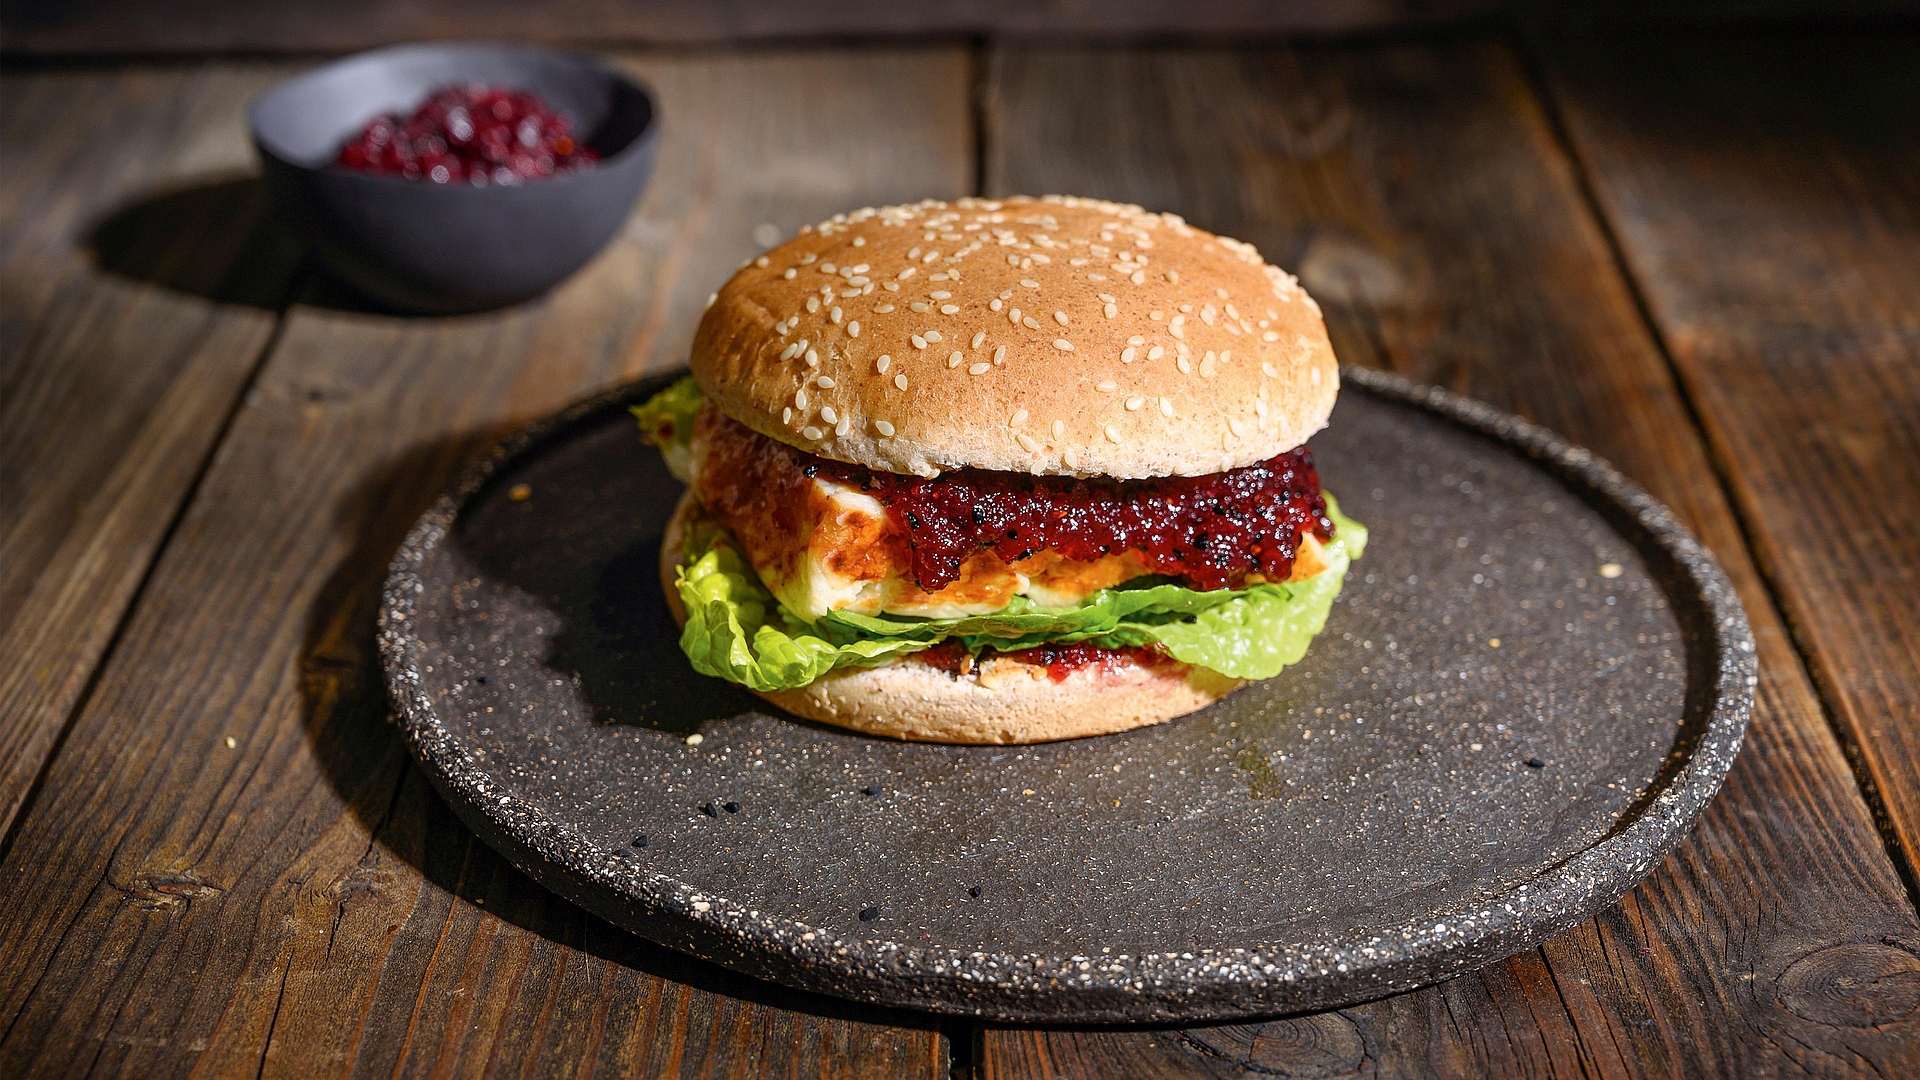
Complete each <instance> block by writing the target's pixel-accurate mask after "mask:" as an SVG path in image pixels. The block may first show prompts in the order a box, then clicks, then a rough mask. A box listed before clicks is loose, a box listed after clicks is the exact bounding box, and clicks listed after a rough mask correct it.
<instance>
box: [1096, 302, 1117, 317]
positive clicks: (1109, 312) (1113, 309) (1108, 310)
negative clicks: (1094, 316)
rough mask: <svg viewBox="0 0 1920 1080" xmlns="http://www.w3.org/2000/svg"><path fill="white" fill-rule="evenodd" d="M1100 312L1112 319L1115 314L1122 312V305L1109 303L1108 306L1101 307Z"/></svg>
mask: <svg viewBox="0 0 1920 1080" xmlns="http://www.w3.org/2000/svg"><path fill="white" fill-rule="evenodd" d="M1100 313H1101V314H1102V315H1105V316H1106V317H1107V318H1109V319H1111V318H1113V317H1114V316H1115V315H1118V314H1120V307H1119V305H1118V304H1108V305H1107V306H1106V307H1103V308H1101V309H1100Z"/></svg>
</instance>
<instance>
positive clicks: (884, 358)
mask: <svg viewBox="0 0 1920 1080" xmlns="http://www.w3.org/2000/svg"><path fill="white" fill-rule="evenodd" d="M892 366H893V357H891V356H888V355H886V354H885V353H881V354H880V359H878V360H875V361H874V362H873V370H875V371H877V372H879V373H880V374H882V375H885V374H886V373H887V369H888V368H890V367H892Z"/></svg>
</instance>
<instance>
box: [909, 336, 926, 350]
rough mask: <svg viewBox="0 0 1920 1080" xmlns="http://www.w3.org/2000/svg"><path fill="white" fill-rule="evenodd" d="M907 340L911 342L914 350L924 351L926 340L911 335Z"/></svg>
mask: <svg viewBox="0 0 1920 1080" xmlns="http://www.w3.org/2000/svg"><path fill="white" fill-rule="evenodd" d="M907 340H908V341H911V342H913V347H914V348H916V349H924V348H926V347H927V339H926V338H923V337H921V336H920V335H919V334H912V335H910V336H908V338H907Z"/></svg>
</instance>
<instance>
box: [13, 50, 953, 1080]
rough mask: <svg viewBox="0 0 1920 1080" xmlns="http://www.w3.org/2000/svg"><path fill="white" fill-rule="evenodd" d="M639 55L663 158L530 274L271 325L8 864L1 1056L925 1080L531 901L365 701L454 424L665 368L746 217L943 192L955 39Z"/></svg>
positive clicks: (457, 450)
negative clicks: (553, 265)
mask: <svg viewBox="0 0 1920 1080" xmlns="http://www.w3.org/2000/svg"><path fill="white" fill-rule="evenodd" d="M634 66H635V68H636V70H637V71H638V72H639V73H640V74H641V75H643V76H644V77H646V78H648V79H649V80H651V81H652V82H653V83H654V85H655V86H656V87H657V88H658V89H659V92H660V95H661V98H662V102H663V113H664V115H665V116H666V117H667V127H666V129H665V143H664V144H663V146H662V149H661V151H660V166H659V172H658V174H657V176H656V177H655V179H654V182H653V186H652V189H651V191H650V192H649V193H648V195H647V197H646V199H645V200H644V202H643V204H642V206H641V208H640V210H639V212H638V213H637V215H636V216H635V218H634V219H633V220H632V221H631V222H630V224H629V225H628V227H627V228H626V230H625V231H624V232H623V234H622V235H621V237H620V238H619V239H618V240H617V241H616V242H615V244H614V246H613V247H612V248H611V249H609V250H608V251H607V252H606V253H604V254H603V255H602V256H601V257H600V258H599V259H598V260H597V261H596V262H595V263H593V264H592V265H591V266H590V267H589V268H588V269H587V270H586V271H584V272H583V273H582V274H581V275H580V276H579V277H577V278H576V279H574V280H573V281H571V282H569V283H568V284H566V285H565V286H563V287H562V288H561V289H560V290H559V291H558V292H557V293H556V294H555V295H553V296H552V297H550V298H548V299H547V300H545V301H543V302H541V303H537V304H533V305H528V306H524V307H521V308H518V309H514V310H510V311H506V312H500V313H495V314H490V315H481V316H471V317H465V318H459V319H445V320H408V319H396V318H389V317H382V316H373V315H364V314H357V313H354V312H352V311H347V310H332V309H329V308H327V307H324V306H321V305H320V304H319V303H318V301H319V300H322V299H324V297H321V296H318V295H310V296H309V297H308V299H309V300H310V301H315V302H314V303H309V304H306V305H303V306H299V307H296V308H295V309H294V310H293V312H292V313H290V315H289V316H288V324H287V326H286V329H285V330H284V332H283V334H282V336H281V339H280V341H279V343H278V344H277V346H276V348H275V350H274V353H273V355H272V357H271V358H270V359H269V361H268V362H267V365H266V367H265V368H264V370H263V371H262V373H261V376H260V378H259V380H258V383H257V393H251V394H249V396H248V402H247V404H246V406H245V407H244V408H242V409H241V411H240V413H239V414H238V416H237V417H236V419H235V421H234V424H233V428H232V433H231V435H230V436H229V437H228V438H227V440H226V441H225V442H224V443H223V445H222V446H221V447H220V448H219V450H218V451H217V453H216V455H215V458H214V461H213V464H212V466H211V467H210V469H209V470H208V472H207V475H206V476H205V478H204V479H203V481H202V482H201V485H200V487H199V489H198V491H197V493H196V495H195V497H194V499H193V501H192V503H191V504H190V506H189V508H188V510H187V512H186V514H185V516H184V518H183V520H182V522H181V524H180V527H179V529H178V530H177V533H176V536H175V539H174V540H173V541H172V542H171V543H170V544H169V545H168V547H167V550H166V551H165V552H164V553H163V555H162V557H161V560H160V562H159V564H158V566H157V567H156V569H155V571H154V575H153V578H152V580H151V581H150V583H149V585H148V587H147V590H146V593H145V596H144V598H143V600H142V602H141V604H140V605H139V606H138V608H137V610H136V611H135V612H134V614H133V616H132V618H131V620H130V622H129V624H128V626H127V628H126V630H125V632H124V634H123V637H122V641H121V644H120V647H119V648H118V649H116V651H115V653H114V656H113V657H112V659H111V661H110V663H109V664H108V666H107V667H106V668H105V669H104V671H103V673H102V675H101V678H100V681H99V684H98V687H97V690H96V692H95V694H94V695H93V697H92V699H91V700H90V702H89V704H88V706H87V708H86V709H85V710H84V712H83V713H82V714H81V715H80V717H79V718H78V719H77V720H76V722H75V727H74V730H73V734H72V736H71V738H69V739H68V741H67V743H66V745H65V747H64V748H63V751H62V753H61V754H60V755H59V756H58V757H57V758H56V759H55V761H54V763H53V766H52V768H51V771H50V773H49V776H48V779H47V782H46V784H45V787H44V790H43V796H42V798H41V799H40V800H39V801H38V802H37V803H36V805H35V807H34V808H33V812H32V813H31V814H29V815H27V816H26V818H25V819H24V821H23V823H22V826H21V829H20V832H19V836H18V840H17V841H16V843H15V846H14V848H13V850H12V851H11V852H10V853H9V855H8V858H7V860H6V862H5V863H4V865H0V897H3V899H0V1024H4V1025H6V1027H5V1029H4V1030H5V1033H4V1035H3V1036H0V1075H10V1076H11V1075H26V1074H33V1073H38V1074H43V1075H70V1074H77V1073H80V1072H90V1073H101V1074H109V1073H110V1074H124V1075H138V1076H149V1075H156V1074H174V1073H182V1072H186V1071H189V1070H193V1071H196V1072H197V1073H204V1074H207V1075H213V1076H226V1075H233V1074H244V1075H247V1076H254V1075H276V1076H278V1075H287V1076H301V1077H306V1076H314V1075H322V1074H324V1075H363V1074H378V1075H382V1076H384V1075H391V1074H395V1073H406V1074H416V1073H434V1074H440V1073H445V1074H459V1075H478V1074H494V1073H502V1072H507V1073H514V1074H516V1075H517V1074H521V1073H531V1072H536V1071H537V1072H540V1073H542V1074H549V1073H551V1074H562V1073H564V1074H566V1075H570V1076H588V1075H615V1074H645V1075H670V1076H678V1075H689V1076H691V1075H708V1074H718V1075H726V1076H751V1075H757V1074H760V1073H764V1072H778V1073H782V1074H790V1075H816V1074H820V1075H876V1076H879V1075H885V1076H891V1075H896V1074H899V1075H920V1076H933V1075H938V1074H941V1073H942V1072H943V1071H944V1068H945V1066H944V1052H945V1051H944V1043H943V1042H942V1040H941V1039H940V1037H939V1035H938V1034H937V1032H935V1031H932V1030H929V1029H927V1028H926V1027H924V1026H922V1027H920V1028H904V1027H899V1026H883V1024H881V1023H879V1022H880V1021H886V1020H887V1019H889V1018H888V1017H886V1016H885V1015H884V1014H876V1013H871V1012H869V1013H866V1014H864V1017H863V1018H860V1019H856V1018H854V1017H853V1015H852V1011H851V1010H848V1009H838V1010H836V1009H833V1008H830V1007H828V1006H827V1005H826V1004H824V1003H813V1002H812V1001H811V999H808V1001H809V1004H808V1008H809V1009H810V1010H812V1011H811V1012H808V1013H796V1012H793V1011H790V1010H789V1009H788V1008H787V1007H786V1006H788V1005H792V1004H794V1003H795V1002H796V1000H797V999H787V998H781V997H778V996H777V995H776V996H770V992H769V991H766V990H763V989H761V988H758V987H757V986H755V985H754V984H751V983H750V982H747V981H744V980H732V981H727V980H723V979H719V978H716V977H715V976H714V975H713V974H712V972H711V969H707V968H704V967H701V966H699V965H693V964H687V963H683V962H680V961H677V960H673V959H671V958H665V959H662V958H660V957H658V956H657V955H654V954H650V953H649V952H648V950H646V949H645V948H644V947H642V946H640V945H638V944H637V943H635V942H633V941H631V940H629V939H627V938H626V937H625V936H624V935H621V934H618V933H615V932H614V931H612V930H610V929H609V928H607V927H606V926H604V925H601V924H599V923H597V922H594V921H592V920H590V919H587V918H585V917H584V916H583V915H582V914H581V913H580V912H579V911H578V910H576V909H574V908H572V907H571V906H569V905H567V904H565V903H563V902H561V901H559V900H558V899H556V898H554V897H553V896H551V895H549V894H546V893H544V892H542V891H540V890H538V889H536V888H534V887H532V886H531V885H530V884H528V883H527V882H526V880H525V879H523V878H521V877H520V876H519V875H517V874H515V873H513V872H512V871H510V870H509V869H508V868H506V866H505V865H504V864H503V862H502V861H501V860H500V859H499V858H498V857H497V856H496V855H494V854H493V853H492V852H491V851H490V850H488V849H486V848H485V847H483V846H481V845H479V844H477V843H475V842H473V841H472V839H471V837H470V836H469V834H468V833H467V832H466V831H465V830H464V829H462V828H461V827H460V826H459V825H458V824H457V823H456V822H455V821H454V820H453V818H452V817H451V816H450V814H449V813H448V812H447V811H446V810H445V809H444V808H443V807H441V806H440V804H439V803H438V801H437V799H435V798H434V797H433V796H432V795H431V794H430V793H429V792H428V791H427V789H426V788H425V786H424V785H423V782H422V781H421V780H420V779H419V776H418V774H417V773H416V772H415V771H414V770H412V769H411V768H410V767H409V766H408V765H407V763H406V758H405V755H404V753H403V751H402V749H401V747H400V745H399V742H398V739H397V737H396V736H395V734H394V733H393V732H392V730H391V729H390V727H389V726H388V725H387V724H386V722H385V719H384V718H385V716H386V702H385V699H384V695H383V692H382V690H381V683H380V680H379V677H378V668H377V663H376V660H375V658H374V656H373V614H374V610H375V606H376V602H377V598H376V591H377V588H378V585H379V582H380V580H381V578H382V576H383V574H384V569H385V565H386V562H387V559H388V558H389V557H390V555H391V553H392V551H393V549H394V547H395V546H396V544H397V543H398V541H399V539H400V537H401V536H402V535H403V533H404V532H405V530H406V529H407V528H408V527H409V524H410V523H411V522H412V521H413V520H414V519H415V517H416V516H417V515H418V514H419V513H420V512H421V511H422V510H423V509H424V508H425V507H426V506H427V505H428V504H429V503H430V501H431V500H432V499H433V497H434V496H435V494H436V493H437V492H438V491H439V490H440V489H441V488H442V487H443V486H444V485H445V484H447V483H448V482H449V481H450V478H451V474H452V472H453V470H454V469H455V468H456V467H457V466H458V465H459V463H460V462H461V461H462V460H463V459H464V458H465V457H466V456H467V455H468V453H469V452H470V451H471V450H472V449H473V448H474V447H475V444H476V442H477V441H478V440H480V439H482V438H484V437H486V436H487V435H488V434H490V433H492V432H496V431H498V430H499V429H500V428H501V427H502V426H503V425H505V424H509V423H518V422H520V421H523V420H526V419H529V418H532V417H534V416H537V415H540V414H543V413H546V412H549V411H551V410H553V409H555V408H556V407H558V406H561V405H563V404H565V403H566V402H567V401H569V400H571V399H574V398H576V397H579V396H581V395H583V394H584V393H586V392H588V391H590V390H592V389H594V388H596V387H600V386H603V385H605V384H608V383H610V382H613V381H616V380H623V379H627V378H631V377H633V376H636V375H638V374H641V373H643V372H647V371H655V370H663V369H666V368H668V367H671V366H674V365H676V364H678V363H680V362H682V360H683V357H684V354H685V349H686V344H687V342H688V340H689V338H690V335H691V331H692V326H693V324H694V322H695V321H696V319H697V316H698V314H699V312H700V311H701V309H702V308H703V307H704V304H705V301H706V298H707V296H708V293H709V292H710V291H711V290H712V289H713V287H714V286H715V285H716V284H717V283H719V282H720V281H722V280H723V279H724V278H725V277H726V276H727V274H728V273H730V272H731V270H732V269H733V267H734V266H735V265H736V264H737V263H738V262H739V261H740V260H742V259H743V258H744V257H746V256H747V255H749V254H751V253H752V252H753V251H754V250H755V244H754V240H753V239H752V237H753V235H754V233H755V231H756V229H758V228H759V227H760V226H763V225H766V226H772V227H777V228H778V229H780V230H782V231H790V230H792V229H794V228H796V227H797V226H799V225H800V224H802V223H806V222H812V221H815V220H818V219H819V218H821V217H823V216H825V215H827V214H828V213H830V212H833V211H836V210H839V209H843V208H847V207H849V206H857V205H859V204H861V203H863V202H868V201H880V200H889V199H903V198H908V197H919V196H922V195H927V194H960V193H964V192H965V190H966V188H967V185H968V184H969V183H970V182H971V179H972V148H973V135H972V130H971V124H970V122H969V117H968V110H967V101H968V90H969V74H970V67H969V61H968V58H967V56H966V54H965V53H964V51H962V50H957V49H929V50H897V51H874V52H860V53H851V52H846V51H839V50H827V51H820V52H813V53H805V54H781V53H756V54H753V55H750V56H731V55H721V56H715V57H710V58H698V57H695V58H676V59H667V58H658V59H649V60H645V61H641V62H638V63H636V64H635V65H634ZM672 980H685V982H684V983H680V982H675V981H672ZM688 984H690V985H688ZM727 994H739V995H741V996H743V997H744V998H746V1000H735V999H731V998H729V997H727V996H724V995H727Z"/></svg>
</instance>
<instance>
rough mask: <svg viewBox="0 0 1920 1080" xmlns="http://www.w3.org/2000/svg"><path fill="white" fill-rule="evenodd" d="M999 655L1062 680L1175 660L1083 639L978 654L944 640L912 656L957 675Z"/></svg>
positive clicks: (1133, 648)
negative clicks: (1090, 670)
mask: <svg viewBox="0 0 1920 1080" xmlns="http://www.w3.org/2000/svg"><path fill="white" fill-rule="evenodd" d="M996 656H1004V657H1006V658H1007V659H1009V660H1013V661H1016V662H1018V663H1022V664H1032V665H1033V666H1035V667H1043V668H1046V669H1047V678H1049V679H1051V680H1053V681H1054V682H1061V681H1063V680H1065V679H1066V677H1067V676H1069V675H1071V674H1073V673H1074V672H1076V671H1078V670H1080V669H1081V668H1084V667H1095V666H1097V667H1099V668H1100V669H1101V670H1104V671H1110V670H1112V669H1114V668H1116V667H1119V666H1120V665H1121V664H1122V663H1123V662H1126V661H1131V662H1133V663H1135V664H1138V665H1140V666H1141V667H1157V666H1159V665H1161V664H1166V663H1171V662H1172V661H1171V660H1170V659H1169V658H1168V657H1167V656H1166V655H1165V654H1164V653H1161V652H1158V651H1156V650H1154V649H1143V648H1137V647H1134V646H1127V647H1126V648H1120V649H1103V648H1101V647H1100V646H1098V645H1090V644H1088V643H1087V642H1084V641H1079V642H1074V643H1073V644H1071V645H1040V646H1037V647H1035V648H1031V649H1016V650H1015V651H1013V652H1000V651H998V650H996V649H987V650H985V651H983V652H982V653H981V654H980V655H979V656H974V655H973V654H971V653H969V652H967V650H966V649H965V648H964V647H962V646H961V644H960V643H959V642H957V641H943V642H941V643H940V644H938V645H935V646H934V647H933V648H931V649H925V650H922V651H920V652H917V653H913V654H912V659H915V660H918V661H920V662H921V663H923V664H930V665H932V666H934V667H937V668H939V669H940V670H942V671H950V672H952V673H954V674H955V675H965V674H966V673H967V672H969V671H972V670H973V667H974V665H975V664H977V663H984V662H986V661H987V660H990V659H992V658H994V657H996Z"/></svg>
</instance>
